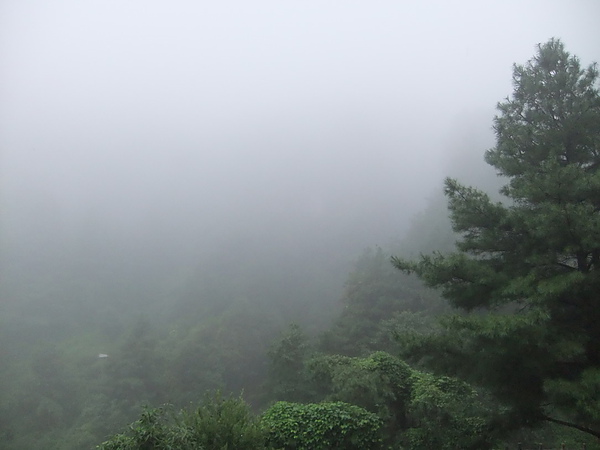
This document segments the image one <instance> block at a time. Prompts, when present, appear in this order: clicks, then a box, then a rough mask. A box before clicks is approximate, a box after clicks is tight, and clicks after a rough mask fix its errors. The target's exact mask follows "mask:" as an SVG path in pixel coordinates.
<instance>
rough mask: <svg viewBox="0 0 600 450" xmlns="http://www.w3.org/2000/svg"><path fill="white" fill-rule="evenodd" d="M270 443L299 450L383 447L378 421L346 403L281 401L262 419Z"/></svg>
mask: <svg viewBox="0 0 600 450" xmlns="http://www.w3.org/2000/svg"><path fill="white" fill-rule="evenodd" d="M262 422H263V424H264V425H265V426H266V427H267V429H268V430H269V438H268V442H269V443H270V444H271V445H272V446H274V447H276V448H285V449H297V450H328V449H332V448H336V449H348V450H350V449H357V450H358V449H377V448H380V446H381V437H380V434H379V427H380V420H379V418H378V417H377V416H376V415H375V414H372V413H369V412H368V411H365V410H364V409H363V408H360V407H358V406H355V405H350V404H347V403H343V402H333V403H310V404H299V403H288V402H278V403H275V404H274V405H273V406H271V408H269V409H268V410H267V411H266V412H265V413H264V414H263V417H262Z"/></svg>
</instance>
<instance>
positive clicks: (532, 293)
mask: <svg viewBox="0 0 600 450" xmlns="http://www.w3.org/2000/svg"><path fill="white" fill-rule="evenodd" d="M597 79H598V71H597V69H596V66H595V65H592V66H589V67H588V68H587V69H582V68H581V66H580V63H579V60H578V59H577V58H576V57H574V56H571V55H570V54H569V53H568V52H566V51H565V49H564V46H563V44H562V43H561V42H560V41H558V40H555V39H552V40H550V41H549V42H547V43H545V44H541V45H539V47H538V52H537V54H536V56H535V57H534V58H533V59H532V60H531V61H529V62H528V63H527V64H526V65H525V66H519V65H515V67H514V71H513V82H514V92H513V96H512V98H508V99H507V100H506V101H505V102H503V103H500V104H499V105H498V110H499V111H500V115H499V116H498V117H496V118H495V123H494V129H495V131H496V146H495V147H494V148H493V149H491V150H488V151H487V153H486V161H487V162H488V163H489V164H491V165H492V166H494V167H495V168H496V170H497V171H498V173H499V174H500V175H502V176H505V177H508V184H507V185H506V186H504V187H503V188H502V190H501V193H502V194H503V195H504V196H506V201H505V202H504V203H501V202H492V200H491V199H490V198H489V196H488V195H487V194H485V193H483V192H481V191H479V190H477V189H475V188H471V187H465V186H462V185H461V184H460V183H458V182H457V181H455V180H452V179H447V180H446V185H445V193H446V196H447V197H448V204H449V209H450V213H451V219H452V225H453V228H454V230H455V232H457V233H459V235H460V239H459V241H458V242H457V247H458V251H457V252H454V253H450V254H441V253H434V254H432V255H426V256H423V257H422V258H421V259H420V261H417V262H409V261H405V260H403V259H401V258H393V263H394V265H395V266H396V267H397V268H399V269H401V270H402V271H404V272H408V273H411V272H415V273H416V274H417V275H418V276H419V277H420V278H421V279H422V280H424V281H425V283H426V284H427V285H428V286H431V287H435V288H440V289H441V292H442V294H443V296H444V297H445V298H447V299H448V300H449V301H450V303H451V304H452V305H454V306H457V307H459V308H462V309H464V310H466V311H475V312H476V313H475V314H471V315H469V316H466V317H455V318H454V319H452V320H448V321H446V322H445V326H446V332H443V333H440V334H438V335H437V336H434V337H433V339H426V340H425V341H426V342H425V343H424V345H423V347H422V349H427V350H429V351H434V352H435V355H436V356H434V357H432V358H431V359H430V360H431V361H432V362H433V363H434V364H435V365H437V366H438V367H439V366H440V364H439V361H441V362H442V363H444V364H445V365H446V367H445V368H446V369H447V370H452V371H453V373H459V374H461V375H463V376H465V377H467V378H468V379H470V380H473V381H476V382H479V383H482V384H484V385H486V386H488V387H489V388H490V389H492V391H493V392H494V393H495V394H496V395H497V396H498V398H499V399H501V400H502V401H504V402H507V404H509V405H510V406H511V407H512V410H513V413H514V414H513V417H514V419H515V420H516V423H520V424H522V425H531V424H534V423H536V422H539V421H541V420H554V421H556V417H561V418H562V419H560V422H561V423H563V424H566V425H568V426H572V427H575V428H578V429H580V430H582V431H586V432H588V433H590V434H593V435H596V436H599V437H600V421H599V420H598V413H597V409H596V408H595V407H593V406H592V407H590V403H589V401H588V400H586V399H588V398H590V397H591V396H593V395H594V394H595V393H596V391H597V378H596V377H597V374H598V370H600V327H598V323H599V321H600V302H599V297H598V294H597V293H598V292H599V291H600V96H599V94H598V89H597V87H596V84H597ZM482 315H485V317H482ZM436 344H437V345H436ZM436 348H437V351H436ZM437 356H439V357H440V358H439V359H438V358H437ZM435 360H438V361H437V362H436V361H435ZM452 366H454V367H452Z"/></svg>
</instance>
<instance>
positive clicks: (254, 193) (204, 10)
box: [0, 0, 600, 240]
mask: <svg viewBox="0 0 600 450" xmlns="http://www.w3.org/2000/svg"><path fill="white" fill-rule="evenodd" d="M598 17H600V2H597V1H594V0H589V1H582V0H580V1H573V0H571V1H568V2H567V1H547V0H544V1H541V0H540V1H523V0H519V1H502V2H499V1H454V2H451V1H423V2H417V1H368V2H367V1H325V2H323V1H319V2H317V1H309V2H304V1H303V2H300V1H253V2H250V1H224V2H208V1H196V2H192V1H174V2H166V1H152V0H150V1H149V0H145V1H138V0H131V1H121V0H119V1H116V0H115V1H113V0H103V1H95V0H91V1H16V0H12V1H11V0H8V1H4V2H2V4H0V99H1V100H0V151H1V154H0V155H1V156H0V158H1V161H0V163H1V165H0V170H1V172H0V175H1V177H2V178H1V180H2V181H1V183H2V186H1V187H2V195H3V197H4V205H5V207H6V208H7V211H8V212H9V213H10V212H11V211H13V209H14V208H16V206H14V205H15V204H22V203H26V202H27V201H28V200H27V199H29V198H31V197H35V196H41V197H43V198H44V199H47V200H48V201H50V200H51V201H52V202H55V204H56V205H57V206H56V207H57V208H59V209H60V211H61V214H66V215H69V214H74V213H75V214H79V213H81V214H94V213H97V214H106V215H107V216H110V217H113V216H114V217H113V219H114V220H116V221H117V222H119V223H122V224H125V225H127V226H139V224H140V223H143V221H144V220H149V219H148V218H152V220H153V221H154V223H155V226H165V227H167V228H168V227H174V228H175V229H176V228H177V227H179V226H183V225H182V224H183V223H185V222H186V221H187V222H189V223H193V224H196V223H198V222H201V223H203V224H205V225H206V227H207V229H209V228H210V229H211V230H213V232H214V233H215V234H218V233H219V232H221V231H223V230H229V229H230V230H235V229H236V227H238V226H242V225H240V222H241V221H243V222H244V225H243V226H244V227H250V228H251V229H254V228H255V229H261V227H266V228H267V229H269V227H270V226H272V224H280V225H281V226H284V225H285V224H286V223H289V224H291V223H297V222H298V221H300V222H302V221H303V220H306V221H311V220H313V221H319V220H322V221H324V224H325V226H329V225H336V226H337V225H340V224H342V223H344V222H349V221H354V222H355V223H358V222H361V221H362V222H364V224H363V225H364V231H365V233H369V232H372V233H373V235H374V239H377V238H380V237H381V236H382V235H385V234H386V233H391V232H392V230H394V229H400V228H401V227H402V226H403V224H404V223H406V222H405V221H404V219H403V217H402V214H401V213H402V211H403V210H404V211H405V212H404V215H408V212H410V213H412V212H413V211H415V210H416V209H418V204H419V203H420V202H422V201H423V199H425V198H426V197H427V196H428V195H430V193H431V190H432V189H433V188H434V186H437V185H439V183H440V180H441V179H442V177H443V176H444V175H445V174H446V173H447V171H448V168H449V167H451V166H452V163H453V160H454V156H453V152H456V151H458V152H460V150H461V149H460V148H457V147H459V146H460V145H462V144H463V143H465V145H468V144H469V142H471V143H473V142H475V143H479V142H482V143H484V144H486V143H487V140H486V139H488V138H489V137H490V134H489V129H490V126H491V118H492V116H493V114H494V105H495V104H496V102H498V101H499V100H501V99H502V98H504V97H505V96H506V95H508V94H510V92H511V65H512V63H513V62H518V63H524V62H525V61H526V60H527V59H529V58H530V57H531V56H532V55H533V54H534V51H535V44H537V43H539V42H544V41H546V40H547V39H549V38H550V37H559V38H561V39H562V40H563V41H564V42H565V44H566V45H567V49H568V50H569V51H571V52H572V53H575V54H577V55H579V56H580V57H581V59H582V61H583V63H584V64H588V63H590V62H592V61H594V60H599V59H600V32H599V31H598V27H597V20H598ZM471 131H472V133H473V138H472V139H470V138H469V135H470V133H471ZM486 133H488V134H486ZM482 136H483V137H482ZM484 150H485V148H481V153H483V151H484ZM476 157H477V158H480V156H477V155H476ZM7 205H8V206H7ZM11 208H13V209H11ZM144 217H146V219H143V218H144ZM159 217H162V219H159ZM160 220H163V221H164V223H163V224H162V225H161V224H160V223H157V222H160ZM362 222H361V223H362ZM270 224H271V225H270ZM359 225H360V224H359ZM290 226H291V225H290ZM211 227H212V228H211ZM253 227H254V228H253ZM232 232H233V231H232ZM378 234H379V236H377V237H375V236H376V235H378ZM390 237H391V236H390ZM365 239H366V240H368V238H367V237H366V236H365Z"/></svg>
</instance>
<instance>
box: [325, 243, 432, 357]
mask: <svg viewBox="0 0 600 450" xmlns="http://www.w3.org/2000/svg"><path fill="white" fill-rule="evenodd" d="M342 306H343V310H342V313H341V314H340V317H338V319H337V320H336V321H335V322H334V324H333V326H332V327H331V328H330V329H329V330H328V331H326V332H325V333H323V334H322V335H321V339H320V345H319V348H320V350H321V351H323V352H325V353H338V354H343V355H348V356H365V355H368V354H369V353H372V352H373V351H376V350H388V348H385V347H382V344H383V342H384V341H386V340H387V339H386V338H387V336H383V335H381V328H380V324H381V323H382V321H383V320H385V319H389V318H390V317H391V316H393V315H394V314H397V313H400V312H404V311H409V312H419V311H428V312H430V313H435V312H437V310H438V308H439V306H440V301H439V296H438V295H437V294H435V293H433V292H432V291H429V290H427V289H425V288H424V287H423V285H422V283H421V282H420V281H419V280H418V279H417V278H416V277H412V276H401V277H398V272H397V271H396V270H394V267H393V266H392V265H391V264H390V261H389V256H388V255H387V254H386V253H385V252H384V251H383V250H382V249H381V248H378V249H376V250H373V249H369V250H367V251H365V252H364V253H363V255H361V257H360V258H359V259H358V260H357V261H356V264H355V268H354V270H353V271H352V272H351V273H350V275H349V276H348V279H347V281H346V285H345V291H344V295H343V297H342Z"/></svg>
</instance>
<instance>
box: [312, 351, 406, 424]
mask: <svg viewBox="0 0 600 450" xmlns="http://www.w3.org/2000/svg"><path fill="white" fill-rule="evenodd" d="M307 366H308V367H307V370H308V372H309V376H310V378H311V381H312V383H313V385H314V386H315V388H314V389H315V391H320V392H321V395H322V396H324V397H325V398H326V399H327V400H333V401H343V402H347V403H352V404H355V405H358V406H361V407H363V408H365V409H367V410H368V411H371V412H373V413H376V414H377V415H378V416H379V417H380V418H381V419H382V421H383V422H384V424H385V425H386V429H387V430H388V431H389V430H398V429H401V428H402V427H403V426H404V425H405V422H406V417H405V416H406V403H407V401H408V397H409V395H410V382H409V378H410V376H411V373H412V371H411V369H410V368H409V367H408V365H406V364H405V363H404V362H402V361H400V360H399V359H398V358H395V357H393V356H392V355H389V354H387V353H385V352H376V353H373V354H372V355H370V356H368V357H367V358H351V357H345V356H340V355H332V356H318V357H315V358H313V359H312V360H310V361H308V363H307Z"/></svg>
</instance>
